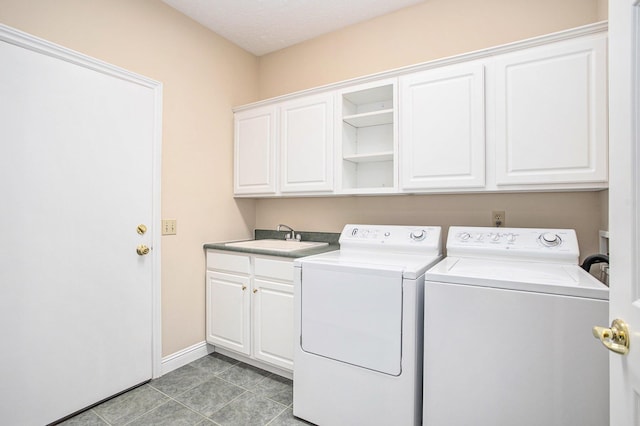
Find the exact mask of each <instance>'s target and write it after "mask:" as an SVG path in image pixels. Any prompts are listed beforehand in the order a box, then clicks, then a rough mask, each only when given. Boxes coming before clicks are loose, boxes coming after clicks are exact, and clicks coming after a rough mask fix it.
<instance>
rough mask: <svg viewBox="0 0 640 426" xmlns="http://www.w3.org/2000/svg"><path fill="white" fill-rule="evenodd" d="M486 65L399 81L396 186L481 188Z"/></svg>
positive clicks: (464, 65) (462, 66) (459, 67)
mask: <svg viewBox="0 0 640 426" xmlns="http://www.w3.org/2000/svg"><path fill="white" fill-rule="evenodd" d="M484 91H485V84H484V66H483V64H482V63H481V62H479V61H476V62H470V63H462V64H456V65H451V66H446V67H440V68H435V69H431V70H428V71H423V72H418V73H414V74H409V75H406V76H402V77H400V161H401V162H400V187H401V190H403V191H405V192H409V191H413V190H430V189H445V188H482V187H484V185H485V131H484V123H485V114H484V100H485V97H484Z"/></svg>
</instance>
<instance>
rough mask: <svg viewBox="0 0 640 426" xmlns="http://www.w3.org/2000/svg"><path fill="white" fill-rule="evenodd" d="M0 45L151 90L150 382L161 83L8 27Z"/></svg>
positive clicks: (156, 308) (157, 273)
mask: <svg viewBox="0 0 640 426" xmlns="http://www.w3.org/2000/svg"><path fill="white" fill-rule="evenodd" d="M0 41H4V42H6V43H9V44H13V45H15V46H18V47H21V48H24V49H28V50H31V51H33V52H37V53H39V54H42V55H46V56H50V57H52V58H55V59H60V60H63V61H66V62H69V63H72V64H74V65H78V66H81V67H84V68H87V69H90V70H93V71H97V72H100V73H102V74H105V75H108V76H111V77H115V78H119V79H122V80H126V81H130V82H132V83H135V84H138V85H140V86H144V87H147V88H149V89H151V90H153V93H154V128H153V158H152V170H153V171H152V173H153V176H152V186H153V189H152V191H153V194H152V225H151V226H149V228H150V229H149V231H148V232H149V234H150V237H151V242H152V246H151V252H150V253H149V255H147V259H148V260H149V261H151V262H152V266H151V274H152V284H151V285H152V289H151V293H152V295H151V297H152V300H151V313H152V321H151V327H152V336H151V342H152V348H151V354H152V355H151V356H152V360H151V366H152V378H157V377H160V376H161V375H162V329H161V319H162V315H161V307H162V298H161V265H160V260H161V246H160V241H161V234H160V230H161V227H160V220H161V202H160V201H161V198H160V197H161V182H162V181H161V177H162V174H161V160H162V156H161V154H162V153H161V147H162V83H161V82H159V81H156V80H152V79H150V78H147V77H144V76H142V75H140V74H136V73H133V72H131V71H127V70H125V69H123V68H120V67H117V66H115V65H111V64H109V63H106V62H104V61H101V60H99V59H95V58H92V57H90V56H87V55H85V54H82V53H80V52H76V51H74V50H71V49H68V48H66V47H63V46H60V45H57V44H55V43H52V42H49V41H46V40H43V39H41V38H38V37H35V36H32V35H30V34H27V33H25V32H22V31H19V30H16V29H14V28H11V27H9V26H7V25H4V24H0Z"/></svg>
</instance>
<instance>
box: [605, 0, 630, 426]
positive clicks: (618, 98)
mask: <svg viewBox="0 0 640 426" xmlns="http://www.w3.org/2000/svg"><path fill="white" fill-rule="evenodd" d="M609 37H610V47H609V48H610V64H609V72H610V76H609V96H610V106H609V108H610V110H609V124H610V133H609V137H610V143H611V150H610V156H611V179H610V190H609V235H610V237H611V240H610V241H611V243H610V251H611V270H610V271H611V278H610V283H611V289H610V306H609V321H613V320H615V319H620V320H622V321H625V322H626V324H627V325H628V327H629V335H628V336H627V337H628V342H629V352H628V353H627V354H626V355H625V354H620V353H614V352H610V355H609V369H610V377H611V384H610V388H611V398H610V400H611V421H610V425H611V426H637V425H638V424H640V268H639V267H638V259H639V256H640V228H639V226H640V184H639V183H638V175H639V170H640V150H639V148H640V130H639V125H640V90H639V84H640V43H639V40H640V2H638V0H614V1H610V2H609ZM594 325H599V326H604V327H609V324H594ZM601 349H602V350H603V351H606V348H605V347H602V348H601Z"/></svg>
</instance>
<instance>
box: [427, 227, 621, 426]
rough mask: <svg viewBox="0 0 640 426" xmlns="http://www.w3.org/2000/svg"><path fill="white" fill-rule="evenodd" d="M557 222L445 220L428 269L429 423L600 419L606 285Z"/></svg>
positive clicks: (553, 425)
mask: <svg viewBox="0 0 640 426" xmlns="http://www.w3.org/2000/svg"><path fill="white" fill-rule="evenodd" d="M578 261H579V250H578V241H577V238H576V234H575V232H574V231H573V230H566V229H524V228H475V227H474V228H472V227H451V228H450V229H449V234H448V238H447V257H446V258H445V259H444V260H443V261H442V262H440V263H439V264H437V265H436V266H435V267H433V268H431V269H430V270H429V271H428V272H427V273H426V281H425V329H424V336H425V342H424V344H425V350H424V395H423V396H424V413H423V421H424V424H425V425H428V426H462V425H465V426H468V425H480V426H513V425H518V426H574V425H575V426H603V425H608V424H609V365H608V358H609V356H608V351H606V350H603V348H602V347H601V344H600V342H599V341H598V340H596V339H594V338H593V336H592V332H591V330H592V327H593V326H594V325H597V324H606V323H608V299H609V289H608V288H607V287H606V286H604V285H603V284H602V283H601V282H600V281H598V280H597V279H595V278H594V277H593V276H591V275H590V274H588V273H587V272H585V271H584V270H583V269H582V268H580V267H579V266H578Z"/></svg>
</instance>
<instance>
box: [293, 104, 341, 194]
mask: <svg viewBox="0 0 640 426" xmlns="http://www.w3.org/2000/svg"><path fill="white" fill-rule="evenodd" d="M333 121H334V116H333V95H332V94H329V95H321V96H313V97H310V98H303V99H300V100H296V101H291V102H286V103H284V104H283V105H282V106H281V152H280V154H281V170H280V176H281V183H282V184H281V188H280V190H281V191H282V192H307V191H312V192H313V191H331V190H333V155H332V153H333Z"/></svg>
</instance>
